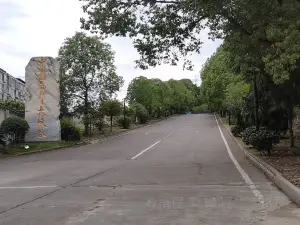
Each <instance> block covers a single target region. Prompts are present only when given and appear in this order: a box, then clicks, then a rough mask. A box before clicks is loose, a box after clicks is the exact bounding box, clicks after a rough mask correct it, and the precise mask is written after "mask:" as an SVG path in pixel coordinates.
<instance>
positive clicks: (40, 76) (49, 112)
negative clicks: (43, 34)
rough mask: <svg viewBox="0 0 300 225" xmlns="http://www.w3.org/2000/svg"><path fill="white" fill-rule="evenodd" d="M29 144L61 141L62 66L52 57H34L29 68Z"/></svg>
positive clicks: (27, 93)
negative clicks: (60, 72)
mask: <svg viewBox="0 0 300 225" xmlns="http://www.w3.org/2000/svg"><path fill="white" fill-rule="evenodd" d="M25 82H26V86H25V88H26V102H25V119H26V120H27V122H28V124H29V126H30V129H29V131H28V133H27V134H26V136H25V141H26V142H38V141H59V140H60V139H61V136H60V121H59V114H60V105H59V99H60V92H59V64H58V61H57V60H56V59H54V58H52V57H34V58H32V59H31V60H30V61H29V63H28V65H27V66H26V74H25Z"/></svg>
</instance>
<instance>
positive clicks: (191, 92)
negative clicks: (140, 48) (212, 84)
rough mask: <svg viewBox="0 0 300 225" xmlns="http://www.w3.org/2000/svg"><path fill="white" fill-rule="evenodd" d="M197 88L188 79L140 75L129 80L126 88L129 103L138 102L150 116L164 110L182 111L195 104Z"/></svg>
mask: <svg viewBox="0 0 300 225" xmlns="http://www.w3.org/2000/svg"><path fill="white" fill-rule="evenodd" d="M198 94H199V88H198V87H197V86H196V85H194V84H193V83H192V81H191V80H189V79H182V80H169V81H167V82H163V81H161V80H160V79H147V78H146V77H143V76H140V77H137V78H135V79H133V80H132V81H131V83H130V84H129V87H128V90H127V99H128V100H129V103H134V102H137V103H140V104H141V105H143V106H144V107H145V108H146V109H147V111H148V113H149V115H150V116H153V115H156V116H157V117H158V118H159V117H160V116H161V115H165V111H167V110H169V111H170V110H174V111H176V113H183V112H184V111H186V110H189V109H190V108H192V107H193V106H194V105H195V102H196V98H197V97H198Z"/></svg>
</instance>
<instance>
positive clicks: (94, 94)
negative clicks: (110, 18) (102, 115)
mask: <svg viewBox="0 0 300 225" xmlns="http://www.w3.org/2000/svg"><path fill="white" fill-rule="evenodd" d="M58 60H59V62H60V65H61V70H62V71H61V76H62V82H63V83H62V87H63V88H64V92H63V93H64V95H63V96H66V97H67V98H70V99H68V100H64V101H69V100H70V102H71V103H72V105H73V106H74V107H78V106H79V108H80V106H82V107H81V108H82V109H83V115H84V126H85V129H84V134H85V135H87V134H88V127H89V123H90V122H89V118H88V114H89V108H91V107H92V106H95V105H96V103H97V102H99V101H103V100H104V99H107V98H109V97H111V96H112V94H114V93H115V92H117V91H119V89H120V86H121V85H122V84H123V79H122V77H120V76H117V74H116V71H115V70H116V68H115V66H114V53H113V51H112V50H111V47H110V45H109V44H106V43H103V42H101V41H100V39H99V38H98V37H96V36H87V35H86V34H85V33H83V32H77V33H76V34H75V35H74V36H73V37H71V38H67V39H66V40H65V42H64V43H63V45H62V46H61V48H60V49H59V54H58Z"/></svg>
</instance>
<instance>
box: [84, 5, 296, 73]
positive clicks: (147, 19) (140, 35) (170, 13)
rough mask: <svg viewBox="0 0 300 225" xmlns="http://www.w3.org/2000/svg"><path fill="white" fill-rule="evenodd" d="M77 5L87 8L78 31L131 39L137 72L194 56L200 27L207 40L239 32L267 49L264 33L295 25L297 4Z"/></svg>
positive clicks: (198, 49)
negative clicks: (289, 23) (290, 23)
mask: <svg viewBox="0 0 300 225" xmlns="http://www.w3.org/2000/svg"><path fill="white" fill-rule="evenodd" d="M81 1H84V2H86V4H85V5H84V6H83V11H84V12H85V13H86V14H87V17H86V18H81V23H82V28H83V29H86V30H90V31H92V32H98V33H99V34H100V35H103V36H106V35H110V34H113V35H116V36H127V35H128V36H130V37H131V38H133V39H134V44H135V47H136V48H137V50H138V52H139V53H140V55H141V59H140V60H139V62H138V65H139V66H140V67H141V68H147V67H148V66H156V65H158V64H161V63H171V64H176V62H177V61H178V60H179V58H180V56H184V57H185V56H187V54H188V53H189V52H197V53H199V51H200V46H201V44H202V42H201V40H200V39H199V35H198V34H199V33H200V31H201V30H203V29H204V28H205V27H209V29H210V36H211V37H212V38H227V37H230V36H231V35H232V33H233V32H238V33H240V35H241V36H244V37H247V39H249V40H251V42H252V43H262V44H264V45H266V46H271V45H272V44H274V43H275V42H274V41H273V40H271V39H270V38H269V36H268V35H267V31H268V28H269V27H274V26H276V25H277V24H280V25H282V26H284V25H285V24H284V23H282V22H281V21H284V22H285V21H290V20H293V19H299V13H298V14H297V12H299V9H300V3H299V2H298V1H297V0H291V1H279V0H260V1H252V0H234V1H229V0H209V1H200V0H199V1H194V0H135V1H115V0H96V1H95V0H81ZM297 10H298V11H297ZM286 18H288V19H286ZM283 19H284V20H283ZM294 21H298V20H294ZM186 62H187V65H189V63H188V62H189V61H188V60H186Z"/></svg>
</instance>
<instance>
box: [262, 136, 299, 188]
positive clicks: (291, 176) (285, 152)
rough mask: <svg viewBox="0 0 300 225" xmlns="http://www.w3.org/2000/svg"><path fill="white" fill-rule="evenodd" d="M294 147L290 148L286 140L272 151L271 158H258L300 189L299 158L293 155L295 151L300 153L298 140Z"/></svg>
mask: <svg viewBox="0 0 300 225" xmlns="http://www.w3.org/2000/svg"><path fill="white" fill-rule="evenodd" d="M296 146H297V147H296V148H291V147H289V141H288V140H282V141H281V143H280V144H278V145H277V146H275V147H274V149H273V150H272V156H260V158H261V159H263V160H264V161H265V162H266V163H268V164H269V165H270V166H273V167H274V168H275V169H277V170H278V171H279V172H280V173H281V174H282V175H283V176H284V177H285V178H286V179H288V180H289V181H290V182H291V183H293V184H294V185H296V186H297V187H299V188H300V156H296V155H295V153H294V152H295V151H299V152H300V147H299V146H300V141H299V140H297V141H296Z"/></svg>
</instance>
